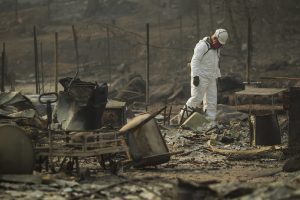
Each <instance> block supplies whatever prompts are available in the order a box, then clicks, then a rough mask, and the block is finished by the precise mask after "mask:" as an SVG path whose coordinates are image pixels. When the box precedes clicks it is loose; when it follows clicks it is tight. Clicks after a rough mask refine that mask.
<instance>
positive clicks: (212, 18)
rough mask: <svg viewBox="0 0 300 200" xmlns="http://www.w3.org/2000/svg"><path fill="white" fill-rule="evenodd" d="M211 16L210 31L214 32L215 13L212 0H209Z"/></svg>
mask: <svg viewBox="0 0 300 200" xmlns="http://www.w3.org/2000/svg"><path fill="white" fill-rule="evenodd" d="M209 18H210V31H211V32H212V33H213V31H214V28H215V27H214V14H213V6H212V0H209Z"/></svg>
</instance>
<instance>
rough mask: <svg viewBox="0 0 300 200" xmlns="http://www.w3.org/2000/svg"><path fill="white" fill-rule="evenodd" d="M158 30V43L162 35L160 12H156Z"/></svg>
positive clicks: (160, 41)
mask: <svg viewBox="0 0 300 200" xmlns="http://www.w3.org/2000/svg"><path fill="white" fill-rule="evenodd" d="M158 31H159V43H160V45H161V44H162V36H161V12H159V14H158Z"/></svg>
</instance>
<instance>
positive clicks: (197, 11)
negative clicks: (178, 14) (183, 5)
mask: <svg viewBox="0 0 300 200" xmlns="http://www.w3.org/2000/svg"><path fill="white" fill-rule="evenodd" d="M194 1H195V9H196V27H197V40H199V38H200V25H199V23H200V18H199V1H198V0H194Z"/></svg>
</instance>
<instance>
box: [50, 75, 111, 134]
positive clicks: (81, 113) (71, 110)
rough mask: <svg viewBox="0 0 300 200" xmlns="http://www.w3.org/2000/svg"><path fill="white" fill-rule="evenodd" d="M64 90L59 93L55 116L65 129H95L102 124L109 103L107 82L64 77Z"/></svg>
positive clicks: (61, 81) (62, 80) (62, 83)
mask: <svg viewBox="0 0 300 200" xmlns="http://www.w3.org/2000/svg"><path fill="white" fill-rule="evenodd" d="M59 82H60V84H61V85H62V86H63V87H64V91H61V92H60V93H59V94H58V101H57V105H56V107H55V111H54V117H53V120H55V118H56V119H57V121H58V123H60V124H61V127H62V129H63V130H76V131H82V130H95V129H98V128H100V127H101V126H102V124H101V118H102V115H103V112H104V109H105V106H106V103H107V95H108V88H107V84H106V83H103V84H98V83H90V82H84V81H81V80H80V79H72V78H63V79H61V80H60V81H59Z"/></svg>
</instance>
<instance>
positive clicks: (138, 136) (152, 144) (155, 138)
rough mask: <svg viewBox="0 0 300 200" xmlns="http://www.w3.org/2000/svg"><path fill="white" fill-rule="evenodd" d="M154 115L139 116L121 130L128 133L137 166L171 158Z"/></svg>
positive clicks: (129, 144)
mask: <svg viewBox="0 0 300 200" xmlns="http://www.w3.org/2000/svg"><path fill="white" fill-rule="evenodd" d="M153 117H154V116H153V115H150V114H143V115H140V116H137V117H135V118H134V119H132V120H131V121H130V122H129V123H127V124H126V125H125V126H124V127H123V128H122V129H121V130H120V131H121V132H124V133H126V134H125V136H126V139H127V144H128V147H129V153H130V155H131V157H132V160H133V165H134V166H135V167H143V166H151V165H159V164H162V163H165V162H168V161H169V160H170V153H169V150H168V147H167V145H166V143H165V141H164V139H163V137H162V135H161V132H160V130H159V128H158V125H157V123H156V121H155V119H154V118H153Z"/></svg>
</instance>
